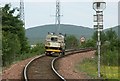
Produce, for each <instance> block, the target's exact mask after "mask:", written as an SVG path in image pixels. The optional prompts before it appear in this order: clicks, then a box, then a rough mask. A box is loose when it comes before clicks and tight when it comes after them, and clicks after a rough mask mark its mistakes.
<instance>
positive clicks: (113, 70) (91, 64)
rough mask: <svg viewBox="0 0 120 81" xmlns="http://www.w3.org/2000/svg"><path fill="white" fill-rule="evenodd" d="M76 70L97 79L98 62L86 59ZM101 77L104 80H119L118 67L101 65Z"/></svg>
mask: <svg viewBox="0 0 120 81" xmlns="http://www.w3.org/2000/svg"><path fill="white" fill-rule="evenodd" d="M75 68H76V69H77V71H80V72H85V73H87V75H88V76H90V77H91V78H93V79H97V62H96V61H95V59H85V60H83V61H82V62H80V63H78V64H77V65H76V66H75ZM119 68H120V67H119ZM101 77H102V78H103V79H119V78H118V66H106V65H101Z"/></svg>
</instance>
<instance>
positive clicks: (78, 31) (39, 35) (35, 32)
mask: <svg viewBox="0 0 120 81" xmlns="http://www.w3.org/2000/svg"><path fill="white" fill-rule="evenodd" d="M56 30H57V26H56V25H54V24H50V25H43V26H37V27H33V28H29V29H26V36H27V38H28V39H29V41H30V43H31V44H34V43H37V42H43V41H44V40H45V37H46V35H47V33H48V32H56ZM59 31H60V33H63V34H66V35H75V36H76V37H77V38H78V39H80V37H81V36H84V37H85V38H87V39H88V38H90V37H91V36H92V35H93V32H94V30H93V29H91V28H88V27H82V26H75V25H66V24H61V25H60V30H59Z"/></svg>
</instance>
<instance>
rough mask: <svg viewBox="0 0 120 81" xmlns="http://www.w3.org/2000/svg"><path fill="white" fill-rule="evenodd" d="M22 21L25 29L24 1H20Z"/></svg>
mask: <svg viewBox="0 0 120 81" xmlns="http://www.w3.org/2000/svg"><path fill="white" fill-rule="evenodd" d="M19 13H20V20H21V21H22V22H23V24H24V25H23V27H25V16H24V15H25V14H24V1H23V0H20V12H19Z"/></svg>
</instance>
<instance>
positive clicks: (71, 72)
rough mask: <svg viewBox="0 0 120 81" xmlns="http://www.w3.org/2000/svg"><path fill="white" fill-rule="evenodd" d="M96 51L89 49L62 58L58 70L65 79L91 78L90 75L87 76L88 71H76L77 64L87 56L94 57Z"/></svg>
mask: <svg viewBox="0 0 120 81" xmlns="http://www.w3.org/2000/svg"><path fill="white" fill-rule="evenodd" d="M94 53H95V51H89V52H84V53H78V54H74V55H70V56H67V57H65V58H61V59H60V60H58V64H59V69H58V72H59V73H60V74H61V75H62V76H63V77H64V78H65V79H90V77H89V76H87V75H86V73H83V72H78V71H76V69H75V65H76V64H77V63H79V62H81V61H82V60H83V59H85V58H93V57H94Z"/></svg>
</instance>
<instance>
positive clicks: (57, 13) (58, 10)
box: [55, 0, 61, 33]
mask: <svg viewBox="0 0 120 81" xmlns="http://www.w3.org/2000/svg"><path fill="white" fill-rule="evenodd" d="M60 17H61V15H60V0H56V15H55V24H56V27H57V30H56V33H59V30H60Z"/></svg>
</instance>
